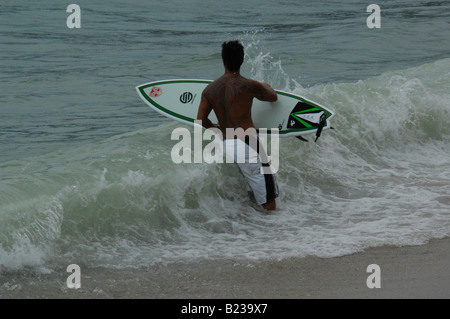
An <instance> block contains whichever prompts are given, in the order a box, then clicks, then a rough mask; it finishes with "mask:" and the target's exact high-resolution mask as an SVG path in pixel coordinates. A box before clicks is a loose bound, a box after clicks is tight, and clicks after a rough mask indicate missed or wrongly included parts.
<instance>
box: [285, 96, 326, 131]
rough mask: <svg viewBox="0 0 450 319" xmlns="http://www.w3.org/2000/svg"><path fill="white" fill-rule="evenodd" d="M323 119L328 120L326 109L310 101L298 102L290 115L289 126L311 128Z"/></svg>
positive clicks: (292, 127) (291, 127)
mask: <svg viewBox="0 0 450 319" xmlns="http://www.w3.org/2000/svg"><path fill="white" fill-rule="evenodd" d="M324 117H325V118H324ZM322 120H326V115H325V112H324V111H322V110H320V109H319V108H318V107H315V106H312V105H310V104H308V103H305V102H298V103H297V105H295V107H294V109H293V110H292V111H291V114H290V115H289V121H288V125H287V128H290V129H310V128H314V127H318V125H319V124H320V123H321V122H322Z"/></svg>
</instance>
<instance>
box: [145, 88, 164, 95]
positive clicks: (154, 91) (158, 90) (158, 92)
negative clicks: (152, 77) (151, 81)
mask: <svg viewBox="0 0 450 319" xmlns="http://www.w3.org/2000/svg"><path fill="white" fill-rule="evenodd" d="M161 94H162V90H161V88H159V87H157V86H154V87H152V90H151V91H150V93H149V95H148V96H150V97H158V96H160V95H161Z"/></svg>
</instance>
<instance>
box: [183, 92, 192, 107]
mask: <svg viewBox="0 0 450 319" xmlns="http://www.w3.org/2000/svg"><path fill="white" fill-rule="evenodd" d="M193 99H194V95H193V94H192V93H191V92H184V93H183V94H181V95H180V102H181V103H184V104H186V103H189V102H192V100H193Z"/></svg>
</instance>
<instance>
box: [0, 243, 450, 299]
mask: <svg viewBox="0 0 450 319" xmlns="http://www.w3.org/2000/svg"><path fill="white" fill-rule="evenodd" d="M371 264H377V265H378V266H379V267H380V277H379V278H380V285H381V287H380V288H368V286H367V279H368V277H369V276H371V275H373V273H372V272H367V267H368V266H369V265H371ZM80 267H81V288H80V289H69V288H67V283H66V280H67V277H68V276H69V275H70V274H69V273H67V272H66V270H65V269H62V270H61V271H55V272H53V273H51V274H43V275H39V276H37V275H30V274H28V275H27V274H15V275H11V274H9V275H7V276H6V277H5V276H4V277H3V278H0V298H4V299H9V298H16V299H22V298H50V299H79V298H89V299H91V298H96V299H98V298H101V299H110V298H114V299H116V298H117V299H305V298H319V299H321V298H357V299H362V298H420V299H426V298H445V299H446V298H450V239H449V238H446V239H440V240H432V241H431V242H429V243H428V244H425V245H422V246H407V247H378V248H371V249H368V250H366V251H364V252H361V253H356V254H353V255H348V256H343V257H336V258H318V257H305V258H292V259H285V260H281V261H264V262H251V261H245V262H242V261H237V260H226V261H206V262H198V263H186V264H184V263H180V264H169V265H166V266H162V265H160V266H153V267H148V268H140V269H86V268H85V267H83V266H81V265H80ZM370 282H373V281H372V280H371V281H370Z"/></svg>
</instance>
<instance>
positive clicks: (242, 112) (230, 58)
mask: <svg viewBox="0 0 450 319" xmlns="http://www.w3.org/2000/svg"><path fill="white" fill-rule="evenodd" d="M222 61H223V65H224V68H225V73H224V75H222V76H221V77H220V78H218V79H217V80H215V81H214V82H212V83H211V84H209V85H208V86H207V87H206V88H205V89H204V91H203V93H202V98H201V101H200V106H199V109H198V114H197V120H199V121H202V122H201V123H202V125H203V126H204V127H205V128H211V127H215V125H214V124H213V123H212V122H211V121H210V120H209V119H208V115H209V113H210V112H211V110H214V113H215V114H216V117H217V119H218V125H217V127H218V128H219V129H220V131H221V132H222V135H223V139H224V150H225V151H227V150H229V149H230V148H236V144H239V143H245V145H244V147H246V148H247V152H248V147H250V146H249V145H254V144H252V143H249V139H251V138H253V139H254V138H256V139H257V136H256V129H255V126H254V124H253V121H252V117H251V109H252V103H253V98H257V99H259V100H261V101H268V102H274V101H276V100H277V94H276V92H275V91H274V90H273V89H272V88H271V87H270V85H268V84H266V83H261V82H258V81H255V80H251V79H246V78H244V77H242V76H241V75H240V68H241V65H242V63H243V62H244V47H243V46H242V44H240V43H239V42H238V41H229V42H224V43H223V44H222ZM227 129H228V130H227ZM230 129H231V130H230ZM230 131H232V132H234V133H233V134H230ZM236 131H241V132H242V131H245V133H246V136H245V137H244V138H243V137H242V136H236V134H235V132H236ZM252 132H253V133H252ZM227 133H228V134H227ZM257 144H258V145H259V142H257ZM256 152H257V153H256ZM256 152H253V153H255V154H257V158H254V161H252V160H249V156H248V155H247V158H246V162H245V163H242V161H240V160H237V159H236V152H231V153H232V154H234V161H235V162H237V164H238V166H239V168H240V169H241V172H242V174H243V175H244V176H245V178H246V179H247V182H248V183H249V185H250V187H251V189H252V191H253V194H254V195H255V199H256V201H257V203H258V204H259V205H262V206H263V207H264V208H265V209H267V210H274V209H276V202H275V198H277V197H278V186H277V183H276V180H275V176H274V175H272V174H262V173H261V171H260V168H261V166H268V165H269V164H268V163H267V162H266V161H264V159H266V158H267V156H266V155H265V153H263V152H264V149H263V148H262V147H258V148H257V151H256ZM258 154H259V155H258ZM250 157H251V155H250ZM261 159H262V160H263V162H262V161H261Z"/></svg>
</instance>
